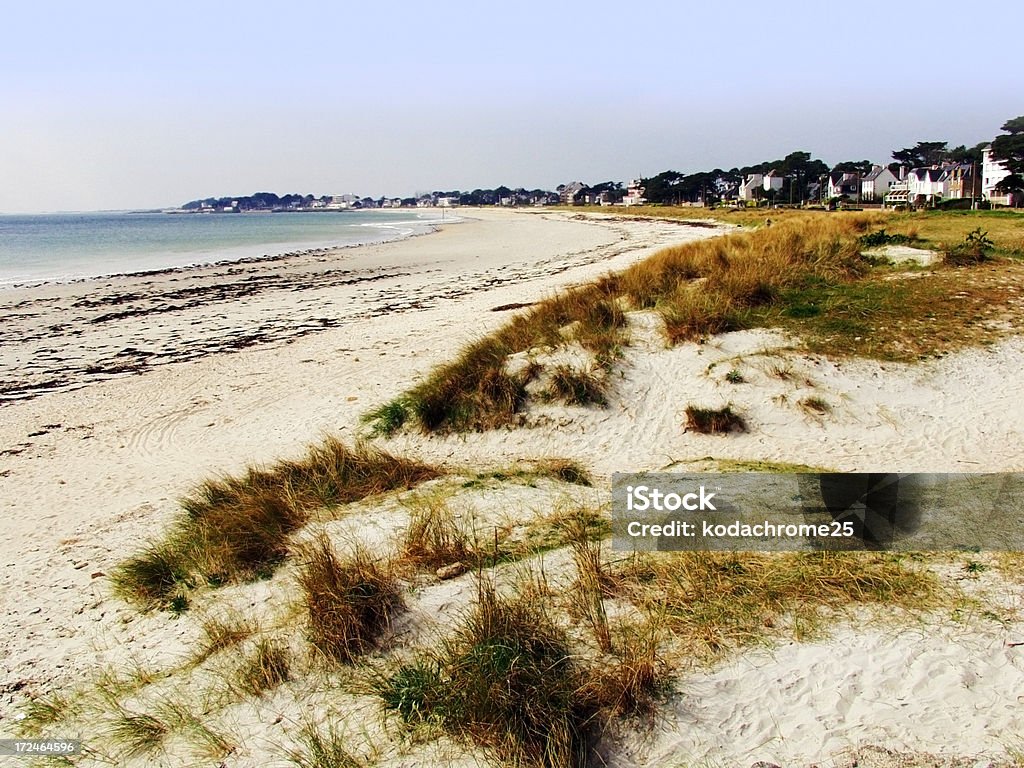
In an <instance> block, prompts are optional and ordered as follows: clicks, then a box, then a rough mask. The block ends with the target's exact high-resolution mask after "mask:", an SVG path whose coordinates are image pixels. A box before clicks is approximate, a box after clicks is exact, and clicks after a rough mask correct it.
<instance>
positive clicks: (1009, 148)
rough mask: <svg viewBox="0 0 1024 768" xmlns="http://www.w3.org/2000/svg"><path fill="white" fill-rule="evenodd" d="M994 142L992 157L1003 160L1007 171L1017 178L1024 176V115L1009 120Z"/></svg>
mask: <svg viewBox="0 0 1024 768" xmlns="http://www.w3.org/2000/svg"><path fill="white" fill-rule="evenodd" d="M1002 130H1004V131H1006V133H1005V134H1004V135H1002V136H996V138H995V140H993V142H992V156H993V157H994V158H995V159H996V160H1001V161H1002V162H1003V165H1005V166H1006V169H1007V170H1008V171H1009V172H1010V173H1012V174H1015V175H1016V176H1024V115H1021V116H1020V117H1015V118H1013V119H1012V120H1007V121H1006V122H1005V123H1003V127H1002Z"/></svg>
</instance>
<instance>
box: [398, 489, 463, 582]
mask: <svg viewBox="0 0 1024 768" xmlns="http://www.w3.org/2000/svg"><path fill="white" fill-rule="evenodd" d="M448 499H449V495H448V494H446V493H443V492H440V491H435V492H433V493H427V494H422V493H421V494H417V495H415V496H413V497H411V498H409V499H406V500H405V502H404V504H405V506H406V507H407V508H408V509H409V526H408V527H407V528H406V530H405V537H404V540H403V542H402V560H403V561H405V562H407V563H410V564H412V565H413V566H415V567H421V568H430V569H437V568H441V567H442V566H446V565H453V564H455V563H462V564H463V565H465V566H466V568H472V567H475V566H476V565H478V564H479V561H480V554H479V552H478V551H477V550H476V547H475V546H474V544H473V543H472V542H471V541H470V536H471V532H467V531H466V530H465V529H464V526H463V524H462V523H460V521H459V520H457V519H456V516H455V513H454V512H453V511H452V508H451V507H450V506H449V504H448Z"/></svg>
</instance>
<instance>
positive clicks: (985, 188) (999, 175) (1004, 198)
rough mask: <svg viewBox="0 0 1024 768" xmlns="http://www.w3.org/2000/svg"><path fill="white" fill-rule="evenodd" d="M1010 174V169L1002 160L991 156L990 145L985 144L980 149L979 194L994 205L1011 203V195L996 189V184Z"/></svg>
mask: <svg viewBox="0 0 1024 768" xmlns="http://www.w3.org/2000/svg"><path fill="white" fill-rule="evenodd" d="M1009 175H1010V171H1009V170H1008V169H1007V168H1006V166H1005V165H1003V163H1002V161H1000V160H996V159H995V158H994V157H992V145H991V144H987V145H986V146H985V147H983V148H982V150H981V196H982V197H983V198H985V199H986V200H988V201H990V202H992V203H995V204H996V205H1011V204H1012V198H1013V196H1012V195H1001V194H999V193H998V192H997V191H996V188H995V187H996V184H998V183H999V182H1000V181H1002V180H1003V179H1005V178H1006V177H1007V176H1009Z"/></svg>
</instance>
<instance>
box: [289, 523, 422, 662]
mask: <svg viewBox="0 0 1024 768" xmlns="http://www.w3.org/2000/svg"><path fill="white" fill-rule="evenodd" d="M302 556H303V562H302V566H301V568H300V570H299V586H300V588H301V589H302V595H303V606H304V608H305V612H306V617H307V621H308V629H309V641H310V643H311V644H312V645H313V647H314V648H316V649H317V650H318V651H320V653H322V654H323V655H324V656H325V657H326V658H328V659H331V660H333V661H336V662H341V663H351V662H353V661H354V660H356V659H357V658H358V657H359V656H360V655H362V654H363V653H365V652H366V651H367V650H369V649H370V648H372V647H374V645H376V643H377V642H378V641H379V640H380V637H381V636H382V635H383V633H384V631H385V630H386V629H387V627H389V626H390V624H391V617H392V615H393V614H394V613H395V611H397V610H399V609H400V608H401V606H402V593H401V589H400V587H399V585H398V582H397V580H396V579H395V577H394V575H393V573H391V570H390V568H389V566H387V565H386V564H385V565H380V564H378V563H377V562H375V561H374V560H373V559H372V558H371V557H370V556H369V554H368V553H366V552H365V551H364V550H362V549H359V548H357V549H356V550H355V551H354V552H353V553H352V554H351V555H350V556H349V557H347V558H345V559H340V558H339V557H338V555H337V554H336V553H335V552H334V549H333V548H332V547H331V544H330V542H329V541H328V539H327V537H326V536H323V535H321V536H320V537H318V538H317V539H316V540H315V541H313V542H312V543H311V544H309V545H307V546H306V547H305V548H304V549H303V551H302Z"/></svg>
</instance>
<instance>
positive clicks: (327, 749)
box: [288, 723, 367, 768]
mask: <svg viewBox="0 0 1024 768" xmlns="http://www.w3.org/2000/svg"><path fill="white" fill-rule="evenodd" d="M299 738H300V740H301V742H302V745H303V748H302V749H301V750H293V751H292V752H290V753H289V755H288V759H289V760H290V762H292V763H294V764H295V765H297V766H298V767H299V768H366V766H367V762H366V761H365V760H363V759H362V758H361V757H359V756H357V755H355V754H353V753H352V752H351V751H350V750H349V748H348V745H347V744H346V740H345V738H344V736H343V735H342V734H341V733H340V732H339V730H338V729H337V727H336V726H335V725H334V724H333V723H329V724H328V725H327V727H326V728H317V727H316V726H315V725H313V724H311V723H307V724H306V725H304V726H303V727H302V730H301V731H300V733H299Z"/></svg>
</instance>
